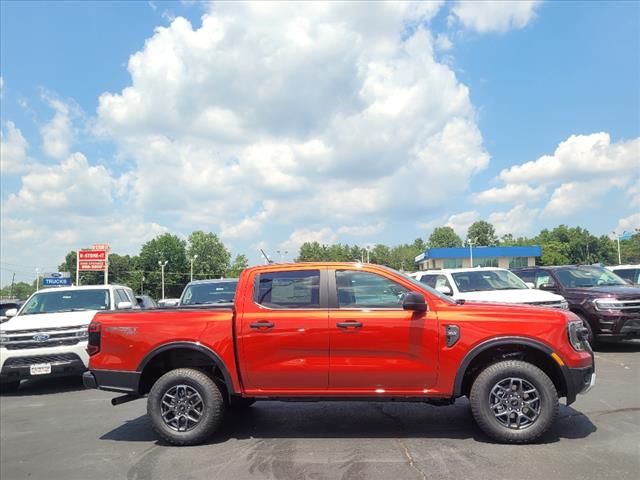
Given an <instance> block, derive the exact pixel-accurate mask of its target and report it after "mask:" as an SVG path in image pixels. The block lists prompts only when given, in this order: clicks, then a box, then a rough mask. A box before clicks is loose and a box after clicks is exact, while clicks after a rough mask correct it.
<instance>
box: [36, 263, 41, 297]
mask: <svg viewBox="0 0 640 480" xmlns="http://www.w3.org/2000/svg"><path fill="white" fill-rule="evenodd" d="M38 290H40V269H39V268H36V292H37V291H38Z"/></svg>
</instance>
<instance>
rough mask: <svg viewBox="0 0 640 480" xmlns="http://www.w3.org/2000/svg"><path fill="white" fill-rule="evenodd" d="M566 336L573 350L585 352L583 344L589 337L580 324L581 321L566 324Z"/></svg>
mask: <svg viewBox="0 0 640 480" xmlns="http://www.w3.org/2000/svg"><path fill="white" fill-rule="evenodd" d="M567 336H568V337H569V343H570V344H571V346H572V347H573V348H574V350H577V351H578V352H582V351H584V350H585V345H584V344H585V342H586V341H587V338H588V336H589V331H588V330H587V329H586V327H585V326H584V324H583V323H582V320H578V321H574V322H569V323H567Z"/></svg>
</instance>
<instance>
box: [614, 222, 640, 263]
mask: <svg viewBox="0 0 640 480" xmlns="http://www.w3.org/2000/svg"><path fill="white" fill-rule="evenodd" d="M615 248H616V249H617V248H618V246H617V245H616V247H615ZM617 254H618V252H617V251H616V263H617ZM620 257H621V259H622V263H623V264H629V263H631V264H635V263H640V230H636V233H634V234H633V235H631V238H630V239H628V240H620Z"/></svg>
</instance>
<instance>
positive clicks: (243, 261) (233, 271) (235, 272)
mask: <svg viewBox="0 0 640 480" xmlns="http://www.w3.org/2000/svg"><path fill="white" fill-rule="evenodd" d="M248 266H249V259H247V257H246V256H245V255H236V258H235V259H234V260H233V263H232V264H231V266H230V267H229V269H228V270H227V273H226V275H225V276H226V277H229V278H238V277H239V276H240V274H241V273H242V271H243V270H244V269H245V268H247V267H248Z"/></svg>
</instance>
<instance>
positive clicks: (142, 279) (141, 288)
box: [140, 272, 144, 295]
mask: <svg viewBox="0 0 640 480" xmlns="http://www.w3.org/2000/svg"><path fill="white" fill-rule="evenodd" d="M140 295H144V272H140Z"/></svg>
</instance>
